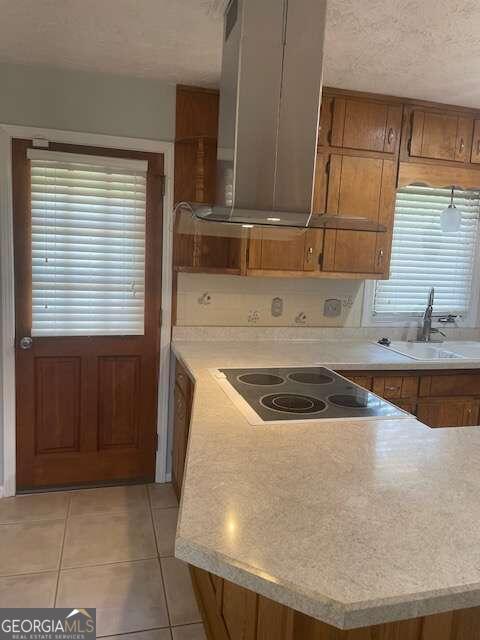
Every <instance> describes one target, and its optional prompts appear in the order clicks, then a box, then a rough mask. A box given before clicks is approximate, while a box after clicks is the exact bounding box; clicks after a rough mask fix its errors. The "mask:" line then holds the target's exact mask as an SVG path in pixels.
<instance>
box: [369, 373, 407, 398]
mask: <svg viewBox="0 0 480 640" xmlns="http://www.w3.org/2000/svg"><path fill="white" fill-rule="evenodd" d="M372 390H373V392H374V393H376V394H377V395H379V396H382V397H383V398H387V399H391V398H413V397H416V396H417V394H418V377H417V376H384V377H382V376H375V378H374V379H373V387H372Z"/></svg>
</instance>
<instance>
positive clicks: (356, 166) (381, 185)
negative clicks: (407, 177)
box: [323, 154, 396, 274]
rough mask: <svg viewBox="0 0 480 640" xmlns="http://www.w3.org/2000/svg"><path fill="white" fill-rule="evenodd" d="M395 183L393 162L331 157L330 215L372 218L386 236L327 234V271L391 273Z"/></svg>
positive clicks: (339, 231)
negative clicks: (381, 225) (389, 268)
mask: <svg viewBox="0 0 480 640" xmlns="http://www.w3.org/2000/svg"><path fill="white" fill-rule="evenodd" d="M395 180H396V172H395V162H394V161H393V160H383V159H381V158H370V157H368V158H366V157H362V156H350V155H336V154H333V155H332V156H331V158H330V166H329V171H328V188H327V212H328V213H329V214H335V215H339V216H341V215H344V216H347V217H348V216H359V217H364V218H369V219H370V220H373V221H375V222H378V223H381V224H384V225H385V226H386V227H387V232H378V233H376V232H370V231H344V230H333V229H329V230H326V231H325V240H324V254H323V270H324V271H338V272H345V273H376V274H383V273H385V272H386V271H387V270H388V264H389V256H390V246H391V230H392V225H393V210H394V205H395Z"/></svg>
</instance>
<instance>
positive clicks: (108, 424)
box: [98, 356, 141, 449]
mask: <svg viewBox="0 0 480 640" xmlns="http://www.w3.org/2000/svg"><path fill="white" fill-rule="evenodd" d="M140 370H141V362H140V357H139V356H105V357H101V358H99V360H98V391H99V393H98V433H99V444H100V449H107V448H110V447H119V446H122V447H137V446H138V435H139V420H140V406H141V391H140Z"/></svg>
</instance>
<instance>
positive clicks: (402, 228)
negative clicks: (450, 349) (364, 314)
mask: <svg viewBox="0 0 480 640" xmlns="http://www.w3.org/2000/svg"><path fill="white" fill-rule="evenodd" d="M450 194H451V190H450V189H434V188H431V187H421V186H415V185H411V186H408V187H404V188H402V189H399V190H398V192H397V198H396V205H395V222H394V228H393V242H392V259H391V266H390V279H389V280H383V281H382V280H379V281H377V283H376V287H375V300H374V313H375V314H376V315H381V314H403V315H409V316H412V315H419V314H421V313H423V311H424V310H425V306H426V304H427V298H428V292H429V290H430V288H431V287H435V305H434V311H435V313H436V314H438V313H441V314H445V313H455V314H459V315H462V314H465V313H466V312H467V311H468V308H469V304H470V298H471V288H472V276H473V271H474V263H475V255H476V246H477V229H478V216H479V211H480V201H479V193H477V192H474V191H460V190H456V191H455V192H454V203H455V205H456V207H457V208H458V209H459V211H460V212H461V225H460V229H459V230H458V231H456V232H450V233H447V232H444V231H442V228H441V222H440V221H441V213H442V211H443V210H444V209H445V208H446V207H448V205H449V204H450Z"/></svg>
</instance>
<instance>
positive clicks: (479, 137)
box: [470, 119, 480, 164]
mask: <svg viewBox="0 0 480 640" xmlns="http://www.w3.org/2000/svg"><path fill="white" fill-rule="evenodd" d="M470 162H473V164H478V163H479V162H480V119H479V120H475V123H474V127H473V141H472V153H471V156H470Z"/></svg>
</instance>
